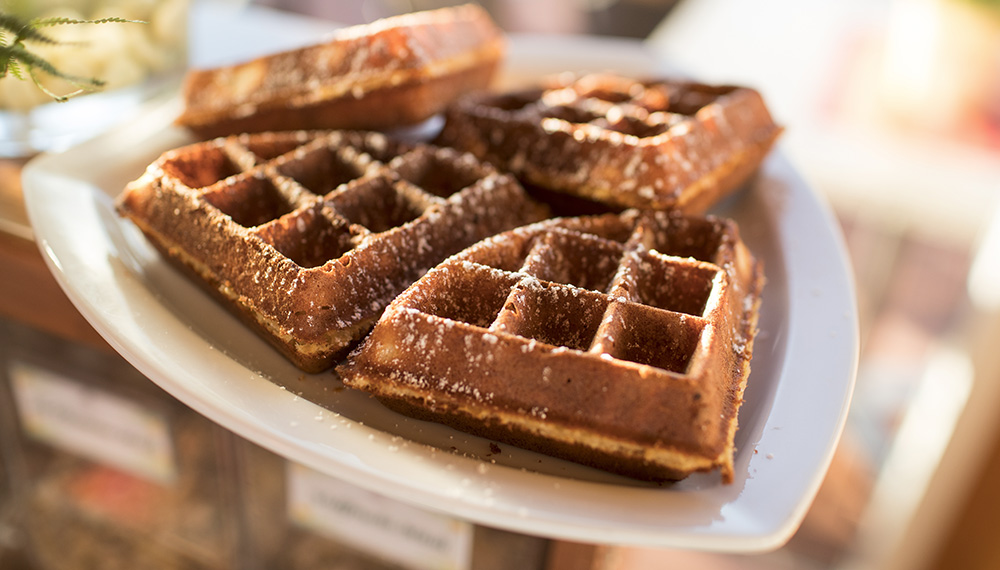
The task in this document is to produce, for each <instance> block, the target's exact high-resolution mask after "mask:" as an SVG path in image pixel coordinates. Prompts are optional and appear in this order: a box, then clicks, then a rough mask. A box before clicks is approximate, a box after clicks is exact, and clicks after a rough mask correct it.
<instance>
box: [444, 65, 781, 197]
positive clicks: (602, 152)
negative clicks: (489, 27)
mask: <svg viewBox="0 0 1000 570" xmlns="http://www.w3.org/2000/svg"><path fill="white" fill-rule="evenodd" d="M780 132H781V128H780V127H778V126H777V125H776V124H775V123H774V121H773V119H772V118H771V115H770V113H769V111H768V109H767V107H766V106H765V104H764V101H763V99H762V98H761V96H760V94H759V93H758V92H756V91H754V90H752V89H749V88H745V87H736V86H710V85H704V84H699V83H692V82H685V81H672V80H644V81H639V80H634V79H629V78H625V77H620V76H617V75H609V74H591V75H584V76H580V77H577V76H573V75H565V74H564V75H561V76H558V77H554V78H552V79H551V80H549V81H547V82H544V83H543V85H542V86H540V87H537V88H530V89H524V90H521V91H515V92H509V93H503V94H487V93H478V94H472V95H468V96H466V97H463V98H461V99H460V100H459V101H457V102H456V103H454V104H453V105H452V106H451V107H450V108H449V109H448V111H447V112H446V122H445V126H444V130H443V132H442V133H441V134H440V137H439V139H438V142H439V143H440V144H443V145H445V146H451V147H454V148H458V149H461V150H466V151H469V152H472V153H473V154H475V155H476V156H478V157H480V158H482V159H484V160H487V161H490V162H492V163H494V164H496V165H497V166H499V167H500V168H501V169H505V170H508V171H510V172H512V173H514V174H515V175H516V176H517V177H518V178H520V179H521V181H522V183H524V184H525V185H530V186H537V187H538V188H539V189H541V190H543V191H545V192H546V193H554V194H556V195H557V196H556V197H557V198H558V197H559V196H558V194H564V195H571V196H573V197H576V198H581V199H584V200H587V201H591V202H593V203H596V204H598V205H601V206H606V210H607V209H611V210H622V209H626V208H643V209H676V210H681V211H684V212H686V213H689V214H701V213H704V212H705V211H707V210H708V209H709V208H710V207H711V206H712V205H713V204H715V203H716V202H718V201H719V200H720V199H721V198H722V197H723V196H725V195H726V194H728V193H729V192H731V191H733V190H734V189H736V188H737V187H739V186H740V185H741V184H742V183H743V182H744V181H745V180H746V179H747V178H748V177H749V176H750V175H751V174H753V172H754V171H755V170H756V169H757V167H758V166H759V165H760V163H761V161H762V160H763V158H764V157H765V156H766V154H767V153H768V151H769V150H770V148H771V146H772V144H773V143H774V141H775V139H776V138H777V137H778V135H779V134H780ZM580 211H587V210H580Z"/></svg>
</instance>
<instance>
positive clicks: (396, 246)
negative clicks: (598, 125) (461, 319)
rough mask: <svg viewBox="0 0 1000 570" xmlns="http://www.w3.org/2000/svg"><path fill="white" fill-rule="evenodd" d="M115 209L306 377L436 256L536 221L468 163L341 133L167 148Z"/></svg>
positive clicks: (502, 178)
mask: <svg viewBox="0 0 1000 570" xmlns="http://www.w3.org/2000/svg"><path fill="white" fill-rule="evenodd" d="M117 209H118V211H119V212H120V213H121V214H122V215H124V216H127V217H128V218H131V219H132V220H133V221H134V222H135V224H136V225H137V226H138V227H139V229H141V230H142V231H143V232H144V233H145V234H146V235H147V236H148V238H149V239H150V241H151V242H152V243H153V244H154V245H155V246H157V247H158V248H159V249H160V250H161V251H162V252H163V254H164V255H165V256H166V258H167V259H169V260H171V261H172V262H175V263H177V264H178V265H179V266H180V267H182V268H184V269H186V270H187V271H188V272H189V273H191V274H192V275H193V276H194V277H195V279H196V281H197V282H199V283H201V284H203V285H205V286H206V287H207V288H208V290H209V291H211V292H213V293H214V294H216V295H217V296H218V297H219V298H220V299H221V300H223V301H224V302H225V304H226V305H227V306H229V307H230V308H231V309H232V310H234V312H235V313H236V314H237V315H239V316H240V317H242V318H243V319H244V320H245V321H246V322H247V323H249V324H250V325H252V326H253V327H255V328H256V329H257V330H258V331H259V332H260V333H261V334H262V336H263V337H264V338H266V339H267V340H269V341H270V342H271V343H272V344H274V345H275V346H276V347H277V348H278V349H279V350H281V351H282V352H283V353H284V354H285V355H286V356H287V357H288V358H289V359H290V360H292V361H293V362H294V363H295V364H296V365H297V366H299V367H300V368H302V369H303V370H305V371H308V372H316V371H320V370H323V369H326V368H328V367H330V366H332V364H333V363H334V362H335V360H337V359H338V358H340V357H342V356H343V355H344V354H346V352H347V350H348V349H349V348H350V346H351V345H352V344H354V343H355V342H356V341H357V340H358V339H359V338H360V337H361V336H362V335H363V334H364V333H366V332H367V330H368V329H369V328H370V327H371V326H372V324H373V323H374V322H375V321H376V319H377V318H378V316H379V314H380V313H381V312H382V310H383V309H384V308H385V306H386V305H387V304H388V303H389V301H391V300H392V299H393V297H395V296H396V295H397V294H398V293H400V292H401V291H402V290H403V289H405V288H406V287H407V286H408V285H410V284H411V283H412V282H413V281H414V280H416V279H417V278H418V277H420V276H421V275H422V274H423V273H424V272H426V271H427V270H428V269H430V268H431V267H433V266H434V265H436V264H437V263H438V262H440V261H441V260H443V259H445V258H446V257H447V256H449V255H451V254H453V253H455V252H457V251H459V250H461V249H462V248H464V247H466V246H468V245H470V244H473V243H475V242H476V241H478V240H480V239H482V238H485V237H487V236H490V235H493V234H496V233H498V232H501V231H504V230H507V229H510V228H513V227H517V226H520V225H523V224H526V223H530V222H535V221H538V220H540V219H543V218H544V217H545V216H546V215H547V211H546V210H545V209H544V208H543V207H541V206H539V205H538V204H537V203H535V202H533V201H531V200H530V199H529V198H528V197H527V195H526V194H525V192H524V190H523V188H521V186H520V185H519V184H518V183H517V181H516V180H514V179H513V177H511V176H509V175H506V174H500V173H498V172H497V171H496V170H495V169H493V168H492V167H490V166H488V165H485V164H483V163H481V162H479V161H478V160H476V159H475V158H474V157H472V156H471V155H468V154H462V153H459V152H457V151H455V150H453V149H443V148H437V147H433V146H430V145H424V144H402V143H398V142H393V141H392V140H390V139H388V138H387V137H385V136H383V135H380V134H378V133H361V132H349V131H298V132H286V133H259V134H252V135H247V134H244V135H238V136H231V137H226V138H217V139H214V140H211V141H208V142H202V143H195V144H192V145H189V146H186V147H182V148H179V149H176V150H172V151H169V152H166V153H164V154H163V155H162V156H160V158H159V159H158V160H156V161H155V162H154V163H153V164H151V165H150V166H149V167H148V168H147V170H146V172H145V173H144V174H143V175H142V176H141V177H140V178H139V179H138V180H136V181H134V182H132V183H130V184H129V185H128V186H127V188H126V189H125V192H124V193H123V194H122V195H121V196H120V197H119V198H118V201H117Z"/></svg>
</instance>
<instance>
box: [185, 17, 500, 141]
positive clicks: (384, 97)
mask: <svg viewBox="0 0 1000 570" xmlns="http://www.w3.org/2000/svg"><path fill="white" fill-rule="evenodd" d="M504 49H505V40H504V36H503V33H502V31H501V30H500V29H499V28H497V27H496V25H495V24H494V23H493V21H492V19H490V17H489V15H488V14H487V12H486V11H485V10H483V9H482V8H480V7H479V6H476V5H474V4H468V5H464V6H457V7H449V8H441V9H437V10H427V11H422V12H414V13H410V14H403V15H400V16H394V17H391V18H385V19H382V20H377V21H375V22H372V23H370V24H364V25H358V26H351V27H348V28H343V29H341V30H338V31H336V32H335V33H334V35H333V36H332V38H331V39H329V40H327V41H324V42H322V43H319V44H315V45H310V46H306V47H302V48H299V49H294V50H289V51H285V52H281V53H276V54H271V55H267V56H264V57H261V58H258V59H255V60H252V61H248V62H244V63H239V64H236V65H229V66H223V67H217V68H211V69H201V70H193V71H191V72H190V73H189V74H188V76H187V77H186V78H185V83H184V110H183V112H182V113H181V115H180V116H179V117H178V119H177V123H178V124H179V125H182V126H185V127H187V128H189V129H191V130H192V131H194V132H195V133H197V134H198V135H200V136H202V137H205V138H208V137H214V136H224V135H230V134H237V133H245V132H262V131H278V130H294V129H373V130H384V129H390V128H395V127H401V126H407V125H413V124H416V123H419V122H421V121H423V120H424V119H427V118H430V117H432V116H433V115H435V114H437V113H439V112H440V111H442V110H443V109H444V107H445V106H446V105H447V104H448V103H449V102H451V101H452V100H454V99H455V97H457V96H458V95H461V94H463V93H467V92H469V91H473V90H478V89H484V88H486V87H488V86H489V84H490V82H491V81H492V79H493V77H494V74H495V72H496V70H497V67H498V65H499V63H500V61H501V59H502V57H503V54H504Z"/></svg>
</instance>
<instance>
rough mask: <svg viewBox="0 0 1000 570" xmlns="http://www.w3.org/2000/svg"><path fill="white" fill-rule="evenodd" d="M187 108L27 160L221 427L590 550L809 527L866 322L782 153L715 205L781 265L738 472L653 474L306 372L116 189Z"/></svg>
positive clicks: (572, 50)
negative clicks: (162, 251)
mask: <svg viewBox="0 0 1000 570" xmlns="http://www.w3.org/2000/svg"><path fill="white" fill-rule="evenodd" d="M612 67H614V68H617V69H619V70H620V71H623V72H627V73H641V74H655V73H656V72H659V71H662V70H663V67H662V66H660V65H659V64H658V63H657V62H656V61H655V60H654V59H652V58H651V57H650V56H649V55H648V54H647V53H646V52H644V51H643V49H642V48H641V44H639V43H635V42H623V41H611V40H598V39H583V38H566V37H562V38H558V39H545V38H531V37H514V38H512V40H511V48H510V56H509V68H508V77H519V78H524V77H526V76H530V75H533V74H538V73H549V72H556V71H561V70H567V69H593V70H603V69H608V68H612ZM176 110H177V109H176V104H175V103H174V104H167V105H165V106H162V107H160V108H158V109H155V110H151V111H150V113H148V114H147V115H146V117H145V118H144V119H143V120H142V121H140V122H134V123H132V124H130V125H129V126H128V127H127V128H124V129H121V130H119V131H116V132H113V133H109V134H107V135H106V136H103V137H101V138H99V139H97V140H94V141H92V142H89V143H86V144H84V145H82V146H79V147H76V148H74V149H72V150H70V151H67V152H64V153H62V154H58V155H46V156H42V157H39V158H38V159H36V160H35V161H33V162H32V163H31V164H29V165H28V167H27V168H26V169H25V172H24V191H25V199H26V201H27V206H28V210H29V214H30V218H31V223H32V226H33V228H34V231H35V234H36V236H37V239H38V242H39V245H40V247H41V249H42V251H43V253H44V255H45V257H46V259H47V261H48V263H49V265H50V267H51V269H52V271H53V273H54V274H55V276H56V278H57V279H58V280H59V282H60V284H61V285H62V287H63V288H64V289H65V291H66V293H67V294H68V295H69V297H70V298H71V299H72V300H73V302H74V303H75V304H76V306H77V307H78V308H79V310H80V311H81V312H82V313H83V315H84V316H85V317H86V318H87V319H88V320H89V321H90V322H91V323H92V324H93V325H94V327H95V328H96V329H97V330H98V331H99V332H100V333H101V334H102V335H103V336H104V337H105V338H106V339H107V340H108V341H109V342H110V343H111V344H112V345H113V346H114V347H115V348H116V349H117V350H118V351H119V352H120V353H121V354H122V355H123V356H124V357H125V358H127V359H128V360H129V361H130V362H131V363H132V364H133V365H134V366H136V368H138V369H139V370H140V371H141V372H143V373H144V374H145V375H147V376H148V377H149V378H150V379H152V380H153V381H154V382H156V383H157V384H158V385H160V386H161V387H163V389H165V390H166V391H167V392H169V393H170V394H172V395H174V396H175V397H177V398H178V399H180V400H181V401H183V402H184V403H186V404H187V405H189V406H190V407H192V408H194V409H195V410H197V411H199V412H201V413H202V414H204V415H206V416H208V417H209V418H211V419H213V420H215V421H216V422H218V423H219V424H221V425H222V426H224V427H226V428H228V429H230V430H232V431H233V432H235V433H237V434H239V435H241V436H243V437H245V438H247V439H249V440H250V441H253V442H255V443H257V444H259V445H262V446H263V447H266V448H268V449H271V450H273V451H275V452H277V453H279V454H281V455H284V456H286V457H287V458H289V459H291V460H294V461H296V462H299V463H302V464H305V465H307V466H309V467H312V468H314V469H318V470H320V471H323V472H326V473H329V474H331V475H334V476H336V477H339V478H341V479H343V480H345V481H347V482H349V483H352V484H355V485H357V486H359V487H362V488H365V489H368V490H370V491H374V492H377V493H380V494H382V495H385V496H388V497H390V498H393V499H396V500H399V501H404V502H408V503H411V504H414V505H417V506H421V507H424V508H427V509H431V510H436V511H443V512H446V513H449V514H451V515H453V516H456V517H460V518H463V519H467V520H470V521H473V522H475V523H479V524H483V525H489V526H493V527H499V528H506V529H511V530H515V531H519V532H524V533H528V534H534V535H540V536H546V537H552V538H558V539H567V540H574V541H581V542H591V543H611V544H623V545H647V546H662V547H680V548H698V549H706V550H716V551H730V552H740V551H742V552H748V551H763V550H767V549H771V548H775V547H777V546H779V545H781V544H782V543H783V542H784V541H785V540H787V538H788V537H789V536H790V535H791V534H792V533H793V532H794V530H795V529H796V528H797V526H798V524H799V522H800V521H801V519H802V517H803V516H804V514H805V511H806V509H807V508H808V506H809V504H810V502H811V500H812V498H813V497H814V495H815V492H816V490H817V488H818V486H819V484H820V482H821V480H822V478H823V476H824V474H825V472H826V469H827V467H828V465H829V462H830V459H831V456H832V454H833V450H834V447H835V445H836V442H837V440H838V437H839V434H840V431H841V428H842V426H843V423H844V419H845V416H846V413H847V409H848V405H849V402H850V397H851V392H852V389H853V383H854V373H855V367H856V361H857V332H856V331H857V315H856V310H855V301H854V294H853V289H852V284H851V279H850V276H849V272H848V264H847V260H846V256H845V253H844V248H843V247H842V244H841V240H840V237H839V233H838V230H837V227H836V224H835V221H834V219H833V217H832V216H831V215H830V213H829V212H828V211H827V209H826V208H825V207H824V206H823V205H822V204H821V202H820V201H819V200H818V199H817V196H816V195H815V194H814V193H813V192H812V191H811V190H810V188H809V187H808V186H807V185H806V184H805V183H804V182H803V180H802V179H801V178H800V177H799V176H798V175H797V174H796V172H795V171H794V169H793V168H791V167H790V165H789V164H788V162H787V161H786V160H785V159H784V158H783V157H782V155H781V153H780V151H779V152H776V153H774V154H773V155H772V156H771V157H770V159H769V160H768V161H767V163H766V165H765V166H764V168H763V171H762V172H761V174H760V175H759V176H758V178H757V179H756V180H755V181H754V182H753V183H751V184H750V185H749V186H748V188H746V190H745V191H744V192H741V193H740V194H739V195H737V196H736V197H734V198H733V199H730V200H729V201H728V202H727V203H726V204H724V205H722V206H721V207H720V208H718V209H717V212H718V213H721V214H725V215H730V216H732V217H734V218H735V219H736V220H737V221H738V222H739V223H740V225H741V230H742V232H743V235H744V237H745V239H746V241H747V242H748V244H749V245H750V247H751V248H752V250H753V251H754V252H755V253H756V254H757V255H758V256H759V257H761V258H762V259H763V260H764V262H765V263H766V271H767V275H768V285H767V287H766V290H765V293H764V303H763V308H762V319H761V323H760V329H761V330H760V334H759V336H758V340H757V344H756V347H755V351H754V352H755V354H754V359H753V363H752V368H753V370H752V373H751V376H750V380H749V387H748V389H747V392H746V403H745V405H744V406H743V408H742V410H741V413H740V430H739V432H738V434H737V445H738V451H737V456H736V481H735V483H734V484H732V485H722V484H720V482H719V477H718V474H717V473H712V474H705V475H697V476H693V477H690V478H688V479H687V480H685V481H682V482H680V483H678V484H674V485H662V486H659V485H647V484H640V483H636V482H634V481H629V480H625V479H622V478H618V477H615V476H611V475H608V474H605V473H602V472H597V471H594V470H591V469H588V468H584V467H581V466H577V465H574V464H569V463H566V462H562V461H558V460H554V459H551V458H547V457H543V456H539V455H536V454H533V453H530V452H525V451H522V450H518V449H514V448H511V447H510V446H501V452H500V453H494V452H493V451H491V449H490V445H489V442H488V441H485V440H482V439H478V438H474V437H470V436H466V435H463V434H460V433H458V432H455V431H452V430H450V429H447V428H444V427H441V426H438V425H435V424H427V423H422V422H418V421H415V420H411V419H408V418H404V417H401V416H398V415H396V414H394V413H392V412H389V411H388V410H386V409H385V408H383V407H381V406H380V405H379V404H377V403H375V402H374V401H373V400H372V399H370V398H368V397H367V396H366V395H364V394H361V393H358V392H354V391H352V390H345V389H343V388H342V387H341V386H340V385H339V383H338V381H337V380H336V378H335V377H333V376H332V375H331V374H321V375H316V376H305V375H303V374H302V373H301V372H300V371H298V370H297V369H295V368H293V367H292V366H291V365H290V364H288V363H287V362H286V361H285V360H284V359H283V358H282V357H280V356H279V355H277V353H275V352H274V351H273V350H272V349H271V348H269V347H268V345H266V344H265V343H264V342H263V341H262V340H260V339H258V338H257V337H256V336H254V334H253V333H251V332H249V331H248V330H247V329H245V328H244V327H243V326H242V325H241V324H239V322H238V321H237V320H236V319H235V318H233V317H231V316H230V315H229V314H228V313H227V312H225V311H224V310H223V309H222V308H221V307H220V306H218V305H216V304H215V302H214V301H212V300H211V299H210V298H209V297H208V296H207V295H206V294H205V293H203V292H202V290H201V289H199V288H197V287H196V286H195V285H194V284H192V283H190V282H189V281H187V280H186V279H185V278H184V277H182V276H181V275H180V274H179V273H177V272H175V271H174V270H173V269H172V268H171V267H170V266H168V265H167V264H166V262H164V261H163V260H162V259H161V258H160V257H159V256H158V255H157V254H156V252H155V251H154V250H153V249H152V247H150V246H149V245H148V244H147V242H146V241H145V239H144V238H143V236H142V235H141V234H140V233H139V232H138V231H137V230H136V229H135V227H134V226H132V225H131V224H130V223H127V222H124V221H122V220H120V219H119V218H117V217H116V215H115V214H114V212H113V206H112V200H113V198H114V197H115V196H116V195H117V194H118V193H119V192H120V191H121V189H122V188H123V187H124V185H125V184H126V182H128V181H129V180H131V179H134V178H136V177H138V176H139V175H140V174H141V173H142V171H143V170H144V168H145V166H146V164H147V163H149V162H151V161H152V160H153V159H155V158H156V156H158V155H159V154H160V153H161V152H162V151H164V150H167V149H169V148H171V147H174V146H178V145H180V144H183V143H185V142H187V141H188V139H187V137H186V135H185V134H184V133H183V132H180V131H179V130H177V129H175V128H173V127H171V126H170V121H171V119H172V118H173V116H174V113H175V112H176Z"/></svg>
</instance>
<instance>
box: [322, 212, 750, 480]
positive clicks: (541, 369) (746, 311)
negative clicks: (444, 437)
mask: <svg viewBox="0 0 1000 570" xmlns="http://www.w3.org/2000/svg"><path fill="white" fill-rule="evenodd" d="M763 283H764V277H763V271H762V267H761V264H760V263H759V262H758V261H757V260H755V259H754V257H753V256H752V254H751V253H750V252H749V250H748V249H747V248H746V246H745V245H744V243H743V242H742V241H741V240H740V237H739V231H738V228H737V227H736V225H735V223H733V222H732V221H728V220H724V219H717V218H711V217H708V218H697V217H686V216H683V215H681V214H679V213H676V212H670V213H668V212H652V211H646V212H639V211H635V210H630V211H626V212H624V213H621V214H603V215H599V216H588V217H577V218H556V219H552V220H547V221H544V222H540V223H537V224H531V225H528V226H525V227H522V228H517V229H515V230H512V231H508V232H504V233H502V234H499V235H497V236H494V237H492V238H488V239H486V240H484V241H482V242H480V243H478V244H476V245H474V246H472V247H470V248H468V249H466V250H464V251H463V252H461V253H459V254H457V255H455V256H452V257H451V258H449V259H448V260H446V261H445V262H443V263H442V264H441V265H439V266H437V267H436V268H434V269H433V270H431V271H430V272H428V273H427V274H426V275H425V276H423V277H422V278H421V279H420V280H418V281H417V282H416V283H414V284H413V285H412V286H411V287H409V288H408V289H407V290H406V291H405V292H404V293H403V294H401V295H400V296H399V297H398V298H397V299H396V300H395V301H393V303H392V304H391V305H390V306H389V307H388V308H387V309H386V311H385V313H384V314H383V315H382V317H381V319H380V320H379V322H378V323H377V324H376V326H375V327H374V329H373V330H372V332H371V333H370V335H369V336H368V337H367V339H366V340H365V341H364V343H362V344H361V345H360V346H359V347H358V348H357V349H355V350H354V351H353V352H352V353H351V355H350V356H349V357H348V359H347V361H346V362H345V363H344V364H342V365H340V366H338V368H337V371H338V373H339V374H340V376H341V377H342V379H343V381H344V383H345V384H346V385H347V386H350V387H353V388H358V389H361V390H365V391H368V392H371V393H372V394H374V395H375V396H376V397H377V398H378V399H380V400H381V401H382V402H383V403H385V404H386V405H387V406H389V407H390V408H393V409H395V410H397V411H400V412H402V413H404V414H407V415H411V416H414V417H417V418H421V419H428V420H432V421H437V422H440V423H444V424H447V425H451V426H453V427H456V428H458V429H460V430H464V431H467V432H470V433H473V434H477V435H481V436H484V437H487V438H490V439H494V440H497V441H501V442H506V443H509V444H512V445H515V446H519V447H523V448H527V449H532V450H536V451H540V452H542V453H546V454H550V455H553V456H557V457H562V458H565V459H569V460H572V461H575V462H579V463H583V464H587V465H591V466H594V467H597V468H600V469H604V470H607V471H611V472H615V473H619V474H622V475H626V476H629V477H633V478H638V479H645V480H654V481H669V480H678V479H682V478H684V477H686V476H688V475H689V474H691V473H693V472H699V471H711V470H714V469H718V470H719V472H720V473H721V478H722V480H723V481H724V482H727V483H728V482H731V481H732V480H733V455H734V444H733V439H734V434H735V431H736V424H737V412H738V410H739V407H740V404H741V402H742V394H743V390H744V387H745V385H746V380H747V376H748V375H749V363H750V359H751V356H752V351H753V341H754V336H755V333H756V327H757V324H756V323H757V316H758V311H759V305H760V292H761V289H762V287H763Z"/></svg>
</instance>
